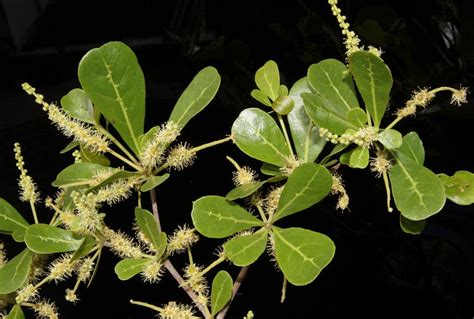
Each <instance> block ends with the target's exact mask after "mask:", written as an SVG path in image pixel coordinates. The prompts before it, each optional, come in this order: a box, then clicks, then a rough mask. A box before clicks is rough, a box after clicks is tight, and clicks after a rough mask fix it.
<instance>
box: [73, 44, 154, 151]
mask: <svg viewBox="0 0 474 319" xmlns="http://www.w3.org/2000/svg"><path fill="white" fill-rule="evenodd" d="M78 75H79V82H81V86H82V88H83V89H84V91H85V92H86V94H87V95H88V96H89V98H90V99H91V101H92V103H93V104H94V105H95V107H97V108H98V109H99V111H100V112H101V113H102V114H103V115H104V117H105V118H106V119H107V120H108V121H109V122H110V123H111V124H112V125H113V126H114V127H115V129H116V130H117V132H118V133H119V134H120V136H121V137H122V138H123V139H124V141H125V142H126V143H127V145H128V146H130V148H131V149H132V150H133V151H134V152H135V153H137V154H138V152H139V149H140V147H139V145H138V136H140V135H141V134H143V126H144V121H145V78H144V76H143V72H142V69H141V68H140V65H139V64H138V61H137V57H136V56H135V53H133V51H132V49H130V48H129V47H128V46H127V45H126V44H125V43H122V42H109V43H106V44H104V45H103V46H101V47H100V48H96V49H92V50H90V51H89V52H87V54H86V55H85V56H84V57H83V58H82V60H81V62H80V63H79V70H78Z"/></svg>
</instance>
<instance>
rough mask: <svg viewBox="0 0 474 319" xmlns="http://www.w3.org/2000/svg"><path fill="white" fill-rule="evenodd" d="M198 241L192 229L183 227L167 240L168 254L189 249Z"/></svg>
mask: <svg viewBox="0 0 474 319" xmlns="http://www.w3.org/2000/svg"><path fill="white" fill-rule="evenodd" d="M198 240H199V236H198V235H197V234H196V232H195V231H194V229H192V228H188V226H186V225H184V226H183V227H179V228H178V229H177V230H175V232H174V234H173V236H170V237H169V238H168V247H167V248H168V251H169V253H170V254H173V253H180V252H183V251H185V250H186V249H187V248H188V247H191V246H192V245H193V244H195V243H196V242H197V241H198Z"/></svg>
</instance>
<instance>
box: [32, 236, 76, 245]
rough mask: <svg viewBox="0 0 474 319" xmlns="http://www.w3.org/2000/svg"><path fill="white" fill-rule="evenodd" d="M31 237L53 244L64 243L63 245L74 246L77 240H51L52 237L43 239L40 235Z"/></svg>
mask: <svg viewBox="0 0 474 319" xmlns="http://www.w3.org/2000/svg"><path fill="white" fill-rule="evenodd" d="M30 236H31V237H34V238H38V239H40V240H42V241H52V242H53V243H65V244H76V243H77V242H78V241H79V240H74V239H72V240H67V239H60V238H53V237H45V236H41V235H30Z"/></svg>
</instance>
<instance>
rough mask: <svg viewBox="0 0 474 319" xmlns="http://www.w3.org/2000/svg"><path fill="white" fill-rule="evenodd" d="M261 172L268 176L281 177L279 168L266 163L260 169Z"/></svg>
mask: <svg viewBox="0 0 474 319" xmlns="http://www.w3.org/2000/svg"><path fill="white" fill-rule="evenodd" d="M260 172H262V174H265V175H268V176H277V175H281V170H280V167H279V166H277V165H273V164H270V163H265V162H264V163H263V164H262V167H260Z"/></svg>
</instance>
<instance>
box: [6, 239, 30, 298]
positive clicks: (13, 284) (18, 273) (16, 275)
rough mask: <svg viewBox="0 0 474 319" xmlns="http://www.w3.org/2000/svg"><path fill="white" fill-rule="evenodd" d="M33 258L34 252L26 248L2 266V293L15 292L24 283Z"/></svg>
mask: <svg viewBox="0 0 474 319" xmlns="http://www.w3.org/2000/svg"><path fill="white" fill-rule="evenodd" d="M32 258H33V253H32V252H31V251H30V250H29V249H28V248H26V249H24V250H23V251H22V252H21V253H19V254H18V255H16V256H15V257H14V258H13V259H12V260H10V261H9V262H8V263H7V264H6V265H5V266H3V267H2V268H0V295H6V294H9V293H11V292H14V291H15V290H17V289H18V288H20V287H21V286H23V285H24V283H25V281H26V279H27V278H28V273H29V271H30V264H31V259H32Z"/></svg>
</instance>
